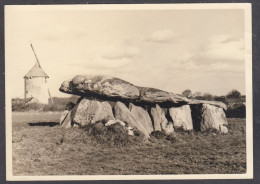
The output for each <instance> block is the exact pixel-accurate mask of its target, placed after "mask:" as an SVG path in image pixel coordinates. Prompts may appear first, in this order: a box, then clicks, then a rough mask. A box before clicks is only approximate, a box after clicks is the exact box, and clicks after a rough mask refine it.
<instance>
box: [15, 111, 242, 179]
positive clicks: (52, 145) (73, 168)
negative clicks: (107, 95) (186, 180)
mask: <svg viewBox="0 0 260 184" xmlns="http://www.w3.org/2000/svg"><path fill="white" fill-rule="evenodd" d="M59 115H60V114H59V113H33V114H32V113H26V112H24V113H21V112H14V113H13V126H12V127H13V134H12V136H13V140H12V145H13V173H14V175H32V176H33V175H108V174H110V175H117V174H120V175H130V174H134V175H140V174H231V173H245V172H246V136H245V133H246V132H245V119H228V123H229V134H227V135H222V134H216V133H214V132H207V133H201V132H182V131H176V132H175V137H176V139H174V141H171V140H167V139H166V138H165V137H163V136H161V138H158V137H157V138H155V137H153V136H152V137H151V141H150V142H149V143H143V144H140V143H136V144H133V145H130V146H125V147H123V146H111V145H106V144H103V143H100V142H98V141H96V140H95V138H94V137H92V136H89V135H88V134H87V133H86V132H85V130H84V129H79V128H69V129H64V128H62V127H60V126H58V125H57V124H58V121H59V117H60V116H59Z"/></svg>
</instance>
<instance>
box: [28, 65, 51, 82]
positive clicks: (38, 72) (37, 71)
mask: <svg viewBox="0 0 260 184" xmlns="http://www.w3.org/2000/svg"><path fill="white" fill-rule="evenodd" d="M29 77H46V78H49V76H48V75H47V74H46V73H45V72H44V71H43V69H42V68H41V67H40V66H39V65H38V64H37V63H36V64H35V65H34V66H33V67H32V68H31V70H30V71H29V72H28V73H27V74H26V75H25V76H24V78H29Z"/></svg>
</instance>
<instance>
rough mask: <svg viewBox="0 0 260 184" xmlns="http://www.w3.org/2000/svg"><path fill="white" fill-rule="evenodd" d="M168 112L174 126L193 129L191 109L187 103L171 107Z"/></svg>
mask: <svg viewBox="0 0 260 184" xmlns="http://www.w3.org/2000/svg"><path fill="white" fill-rule="evenodd" d="M169 114H170V116H171V118H172V120H173V126H174V127H176V128H182V129H183V130H192V129H193V124H192V118H191V110H190V106H189V105H183V106H181V107H172V108H170V109H169Z"/></svg>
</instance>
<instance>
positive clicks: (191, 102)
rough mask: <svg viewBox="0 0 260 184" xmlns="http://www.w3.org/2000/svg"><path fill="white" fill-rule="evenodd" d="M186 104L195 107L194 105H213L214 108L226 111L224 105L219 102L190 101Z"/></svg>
mask: <svg viewBox="0 0 260 184" xmlns="http://www.w3.org/2000/svg"><path fill="white" fill-rule="evenodd" d="M188 104H190V105H195V104H209V105H214V106H216V107H220V108H223V109H224V110H227V106H226V104H224V103H223V102H220V101H208V100H194V99H190V100H189V102H188Z"/></svg>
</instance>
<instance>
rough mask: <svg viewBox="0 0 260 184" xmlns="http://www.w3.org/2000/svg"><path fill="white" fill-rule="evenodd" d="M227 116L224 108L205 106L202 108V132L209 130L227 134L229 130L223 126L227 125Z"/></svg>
mask: <svg viewBox="0 0 260 184" xmlns="http://www.w3.org/2000/svg"><path fill="white" fill-rule="evenodd" d="M227 124H228V123H227V119H226V115H225V113H224V111H223V109H222V108H219V107H216V106H213V105H209V104H203V105H202V107H201V122H200V130H201V131H205V130H207V129H215V130H218V131H220V132H223V133H225V132H227V128H223V126H225V125H227Z"/></svg>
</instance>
